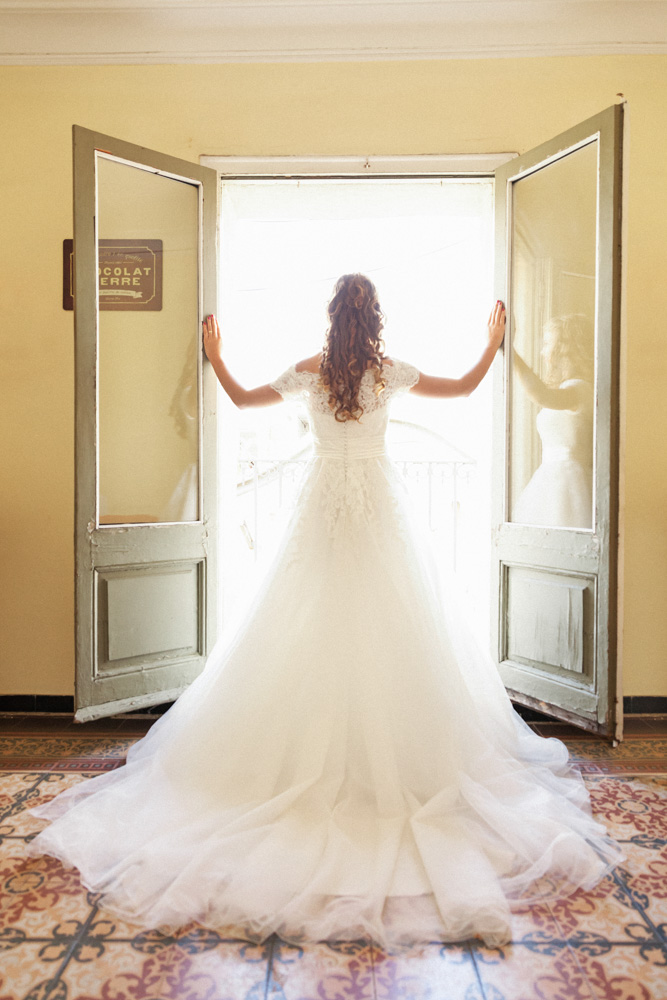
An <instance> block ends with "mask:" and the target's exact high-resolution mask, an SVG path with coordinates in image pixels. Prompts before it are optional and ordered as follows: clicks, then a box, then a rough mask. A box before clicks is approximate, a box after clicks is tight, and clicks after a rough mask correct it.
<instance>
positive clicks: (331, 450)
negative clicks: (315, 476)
mask: <svg viewBox="0 0 667 1000" xmlns="http://www.w3.org/2000/svg"><path fill="white" fill-rule="evenodd" d="M386 454H387V448H386V445H385V443H384V441H377V442H373V441H347V440H346V441H345V442H343V443H342V444H340V445H338V444H336V445H334V444H318V443H316V444H315V458H335V459H338V461H345V460H346V459H357V458H381V457H382V456H383V455H386Z"/></svg>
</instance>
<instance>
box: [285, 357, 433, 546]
mask: <svg viewBox="0 0 667 1000" xmlns="http://www.w3.org/2000/svg"><path fill="white" fill-rule="evenodd" d="M382 376H383V380H384V382H385V387H384V389H382V391H381V392H380V393H377V392H376V382H375V376H374V373H373V372H372V371H370V370H369V371H366V372H365V373H364V375H363V376H362V381H361V387H360V390H359V402H360V403H361V405H362V406H363V413H362V415H361V417H360V418H359V420H346V421H340V420H336V418H335V416H334V413H333V411H332V410H331V408H330V406H329V396H328V392H327V390H326V389H325V388H324V387H323V386H322V385H321V384H320V377H319V374H317V373H314V372H305V371H304V372H297V371H296V369H295V367H294V365H292V366H291V367H290V368H288V369H287V371H286V372H284V373H283V374H282V375H281V376H280V378H278V379H276V381H275V382H272V383H271V385H272V387H273V388H274V389H276V390H277V392H279V393H280V394H281V395H282V396H284V397H285V398H292V399H294V398H298V397H303V400H304V402H305V404H306V406H307V408H308V414H309V418H310V425H311V430H312V435H313V454H314V460H315V461H316V462H318V463H319V465H320V471H319V474H318V475H317V476H316V477H315V478H314V479H312V480H311V483H312V484H313V485H314V484H315V483H316V484H317V490H318V493H319V495H320V497H321V502H322V508H323V514H324V517H325V519H326V522H327V524H328V526H329V528H330V529H331V530H333V529H334V528H335V526H336V525H337V523H338V522H339V518H340V515H341V514H346V515H351V516H364V515H367V516H372V515H373V514H377V510H376V503H375V499H376V496H377V481H376V477H377V473H378V468H377V466H378V461H382V460H383V459H384V458H385V453H386V447H385V435H386V430H387V424H388V423H389V406H388V404H389V402H390V400H391V399H392V398H393V397H394V396H395V395H396V394H397V393H398V392H400V391H403V390H406V389H409V388H410V386H412V385H414V384H415V382H416V381H417V379H418V378H419V372H418V371H417V369H416V368H414V367H413V366H412V365H409V364H407V363H406V362H404V361H394V362H393V364H391V365H385V366H384V367H383V372H382ZM381 478H382V477H381Z"/></svg>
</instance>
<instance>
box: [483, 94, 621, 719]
mask: <svg viewBox="0 0 667 1000" xmlns="http://www.w3.org/2000/svg"><path fill="white" fill-rule="evenodd" d="M621 137H622V108H621V106H616V107H612V108H609V109H607V110H606V111H603V112H602V113H600V114H598V115H596V116H595V117H594V118H591V119H589V120H588V121H586V122H583V123H582V124H580V125H578V126H576V127H575V128H573V129H571V130H569V131H568V132H566V133H564V134H563V135H560V136H558V137H557V138H555V139H553V140H552V141H550V142H547V143H545V144H544V145H542V146H539V147H538V148H537V149H534V150H531V151H530V152H528V153H525V154H523V155H522V156H520V157H518V158H517V159H514V160H512V161H510V162H509V163H508V164H505V165H504V166H502V167H500V168H499V169H498V170H497V171H496V288H497V296H498V298H501V299H503V300H504V301H505V302H506V303H507V306H508V327H507V335H506V340H505V345H504V348H503V364H502V365H501V364H498V365H497V368H496V381H495V390H494V391H495V410H494V433H495V443H494V445H495V446H494V455H495V463H496V467H495V473H494V513H493V576H492V579H493V581H494V587H495V600H494V601H493V602H492V609H493V610H492V631H493V645H494V652H495V654H496V655H497V656H498V663H499V668H500V673H501V675H502V678H503V681H504V683H505V686H506V687H507V689H508V690H509V692H510V694H511V696H512V697H513V698H514V699H515V700H516V701H518V702H520V703H522V704H524V705H527V706H530V707H533V708H537V709H539V710H541V711H544V712H546V713H548V714H550V715H553V716H556V717H557V718H561V719H566V720H568V721H570V722H574V723H575V724H577V725H579V726H581V727H583V728H585V729H590V730H593V731H595V732H598V733H601V734H606V735H609V736H611V737H617V738H620V735H621V725H622V711H621V710H620V707H619V706H620V704H621V701H620V692H618V691H617V670H616V630H617V619H616V609H617V596H616V588H617V579H616V567H617V548H618V356H619V316H620V234H621Z"/></svg>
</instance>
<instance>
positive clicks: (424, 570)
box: [29, 361, 621, 948]
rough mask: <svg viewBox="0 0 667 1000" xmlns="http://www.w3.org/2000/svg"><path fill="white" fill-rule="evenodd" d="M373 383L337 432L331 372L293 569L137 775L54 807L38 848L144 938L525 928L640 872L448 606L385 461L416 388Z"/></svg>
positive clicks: (489, 933) (212, 666) (281, 570)
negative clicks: (577, 893)
mask: <svg viewBox="0 0 667 1000" xmlns="http://www.w3.org/2000/svg"><path fill="white" fill-rule="evenodd" d="M383 378H384V383H385V385H384V389H383V390H382V391H380V392H379V394H378V393H377V392H376V387H375V382H374V377H373V375H372V374H371V373H370V372H368V373H366V374H365V375H364V377H363V380H362V388H361V397H360V398H361V401H362V405H363V406H364V413H363V416H362V418H361V420H360V421H358V422H356V421H349V422H345V423H340V422H337V421H336V420H335V419H334V417H333V415H332V413H331V411H330V410H329V407H328V404H327V398H326V395H325V392H324V390H323V389H322V388H321V387H320V386H319V382H318V377H317V376H316V375H313V374H311V373H308V372H300V373H297V372H296V371H295V369H294V368H291V369H289V370H288V371H287V372H286V373H285V374H284V375H283V376H281V378H280V379H278V381H277V382H275V383H274V386H275V388H277V389H278V390H279V391H280V392H281V393H282V394H283V395H284V396H302V397H303V398H304V400H305V402H306V404H307V406H308V410H309V415H310V420H311V424H312V428H313V434H314V441H315V449H314V455H313V457H312V459H311V461H310V463H309V466H308V469H307V473H306V475H305V478H304V483H303V487H302V490H301V493H300V496H299V500H298V504H297V509H296V510H295V513H294V516H293V518H292V521H291V523H290V526H289V528H288V530H287V532H286V534H285V538H284V540H283V543H282V547H281V549H280V551H279V553H278V556H277V557H276V559H275V561H274V563H273V566H272V569H271V571H270V572H269V574H268V575H267V577H266V578H265V581H264V583H263V585H262V587H261V589H260V591H259V593H258V594H257V596H256V598H255V600H254V602H253V604H252V606H251V608H250V609H249V611H248V613H247V615H246V617H245V619H244V622H243V624H242V625H241V627H240V628H239V630H238V631H237V633H236V636H235V638H234V640H233V641H232V642H231V644H227V645H225V646H224V647H223V646H222V645H219V646H218V647H216V649H214V651H213V653H212V654H211V656H210V658H209V660H208V662H207V665H206V667H205V669H204V671H203V672H202V674H201V675H200V676H199V677H198V678H197V679H196V680H195V681H194V682H193V683H192V684H191V685H190V687H189V688H188V689H187V691H186V692H185V693H184V694H183V695H182V696H181V697H180V698H179V699H178V701H177V702H176V703H175V704H174V705H173V707H172V708H171V709H170V710H169V711H168V712H167V713H166V714H165V715H164V716H163V717H162V718H161V719H159V720H158V721H157V722H156V723H155V724H154V725H153V727H152V728H151V730H150V731H149V732H148V734H147V735H146V736H145V737H144V738H143V739H142V740H140V741H139V742H138V743H136V744H135V745H134V746H133V747H132V748H131V749H130V751H129V753H128V758H127V764H126V765H125V766H124V767H122V768H120V769H118V770H116V771H112V772H109V773H106V774H103V775H100V776H98V777H95V778H92V779H89V780H86V781H82V782H81V783H80V784H78V785H76V786H74V787H73V788H70V789H68V790H67V791H65V792H63V793H62V794H60V795H59V796H57V797H56V798H54V799H53V800H52V801H50V802H47V803H46V804H44V805H42V806H40V807H38V808H36V809H34V810H33V812H34V814H35V815H37V816H39V817H41V818H44V819H47V820H51V821H52V822H51V824H50V825H49V826H47V827H46V828H45V829H44V830H43V831H42V832H40V833H39V834H38V836H37V837H36V838H35V839H34V840H33V841H32V842H31V844H30V845H29V849H30V853H31V854H33V855H38V854H41V853H48V854H52V855H55V856H56V857H58V858H60V859H61V860H62V861H63V862H64V863H65V864H68V865H74V866H76V867H77V868H78V869H79V870H80V872H81V875H82V879H83V882H84V884H85V885H86V886H87V887H89V888H90V889H92V890H95V891H98V892H102V893H103V894H104V896H103V899H102V905H103V906H104V907H105V908H106V909H108V910H110V911H111V912H113V913H116V914H118V915H119V916H121V917H123V918H125V919H127V920H129V921H132V922H135V923H137V924H139V925H141V926H144V927H162V928H172V929H173V928H175V927H178V926H181V925H183V924H184V923H186V922H188V921H190V920H196V921H199V922H200V923H202V924H204V925H207V926H210V927H214V928H218V929H223V928H224V929H228V928H230V927H233V928H235V929H236V930H237V932H239V933H242V934H243V935H245V936H246V937H248V938H249V939H253V940H262V939H264V938H265V937H267V936H268V935H269V934H271V933H273V932H276V933H278V934H279V935H280V936H281V937H282V938H284V939H285V940H288V941H294V942H301V941H304V940H336V939H337V940H345V939H353V938H357V937H359V936H362V935H370V936H371V937H372V938H373V939H374V940H375V941H376V942H377V943H378V944H380V945H382V946H384V947H387V948H396V947H401V946H405V945H410V944H412V943H414V942H418V941H424V940H441V941H457V940H463V939H466V938H468V937H471V936H474V935H480V936H482V937H483V938H484V940H485V941H486V942H487V943H488V944H492V945H493V944H500V943H503V942H505V941H507V940H508V939H509V937H510V935H511V909H512V908H513V907H515V906H517V905H518V904H519V903H522V902H527V901H530V900H539V899H549V898H553V897H556V896H562V895H566V894H568V893H570V892H571V891H572V890H574V889H575V888H577V887H584V888H588V887H591V886H593V885H594V884H595V883H596V882H597V881H598V880H599V879H600V878H602V877H603V876H604V875H605V874H606V873H607V872H608V871H609V869H610V868H611V867H613V865H614V864H616V863H617V862H618V861H619V860H620V859H621V853H620V850H619V848H618V846H617V845H616V844H615V843H614V842H613V841H612V840H611V839H610V838H609V837H608V836H607V835H606V832H605V830H604V828H603V827H602V826H601V825H600V824H599V823H598V822H597V821H596V820H595V819H594V818H593V816H592V814H591V809H590V803H589V799H588V795H587V792H586V789H585V787H584V784H583V781H582V779H581V777H580V775H579V774H578V773H577V772H576V771H574V770H573V769H572V768H571V767H570V766H569V764H568V754H567V750H566V748H565V746H564V745H563V744H562V743H561V742H560V741H558V740H555V739H543V738H541V737H538V736H537V735H535V734H534V733H533V732H532V731H531V730H530V729H529V727H528V726H527V725H526V724H525V723H524V722H523V720H522V719H521V718H520V717H519V716H518V715H517V714H516V713H515V712H514V710H513V708H512V706H511V704H510V701H509V699H508V697H507V694H506V692H505V690H504V688H503V686H502V683H501V681H500V678H499V675H498V672H497V670H496V668H495V666H494V664H493V663H492V661H491V659H490V657H489V656H488V655H487V654H486V653H485V652H484V651H483V650H482V649H480V648H479V647H478V646H477V645H476V643H475V641H474V640H473V638H472V637H471V635H470V634H469V632H468V631H467V629H466V627H465V626H464V625H463V624H462V623H461V618H460V615H459V613H458V612H457V609H456V604H455V597H454V595H453V594H452V593H450V594H449V595H447V596H446V598H445V599H444V600H443V597H442V594H441V591H440V589H439V587H438V583H437V580H436V578H435V575H434V573H433V572H432V569H431V567H430V564H429V556H428V552H427V551H426V549H425V547H424V546H423V545H422V543H421V542H420V540H419V537H418V531H417V530H416V528H415V527H414V525H413V523H412V521H411V514H410V511H409V508H408V506H407V504H406V497H405V489H404V486H403V484H402V481H401V479H400V476H399V475H398V473H397V472H396V471H395V469H394V467H393V465H392V464H391V462H390V461H389V459H388V458H387V456H386V453H385V431H386V427H387V422H388V403H389V401H390V400H391V398H392V396H393V395H394V394H395V393H396V392H398V391H399V390H402V389H407V388H409V386H410V385H412V384H413V383H414V381H415V380H416V378H417V373H416V370H415V369H414V368H412V367H411V366H410V365H407V364H404V363H401V362H398V361H396V362H394V364H393V365H390V364H387V365H385V366H384V369H383Z"/></svg>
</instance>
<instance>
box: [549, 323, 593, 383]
mask: <svg viewBox="0 0 667 1000" xmlns="http://www.w3.org/2000/svg"><path fill="white" fill-rule="evenodd" d="M546 329H549V330H550V331H552V332H553V333H554V334H555V338H556V339H555V342H554V345H553V347H552V349H551V350H550V352H549V354H548V356H547V357H546V358H545V367H546V371H545V376H546V381H547V382H549V383H550V384H551V385H560V384H561V383H562V382H565V381H566V380H567V379H571V378H578V379H584V380H585V381H586V382H592V381H593V378H594V373H595V330H594V327H593V324H592V323H591V321H590V320H589V319H588V317H587V316H584V314H583V313H570V314H568V315H566V316H554V317H552V318H551V319H550V320H549V321H548V323H547V324H546V327H545V330H546Z"/></svg>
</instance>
